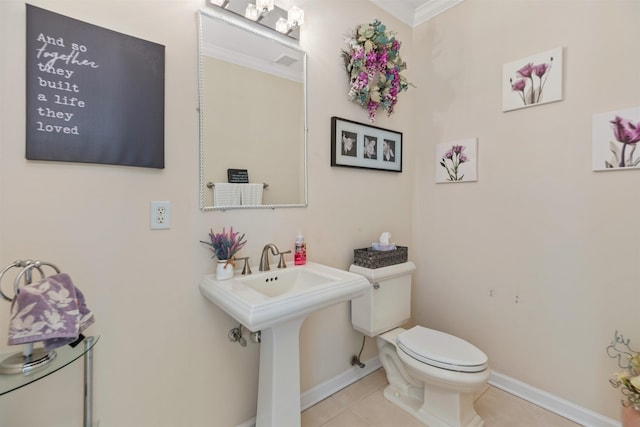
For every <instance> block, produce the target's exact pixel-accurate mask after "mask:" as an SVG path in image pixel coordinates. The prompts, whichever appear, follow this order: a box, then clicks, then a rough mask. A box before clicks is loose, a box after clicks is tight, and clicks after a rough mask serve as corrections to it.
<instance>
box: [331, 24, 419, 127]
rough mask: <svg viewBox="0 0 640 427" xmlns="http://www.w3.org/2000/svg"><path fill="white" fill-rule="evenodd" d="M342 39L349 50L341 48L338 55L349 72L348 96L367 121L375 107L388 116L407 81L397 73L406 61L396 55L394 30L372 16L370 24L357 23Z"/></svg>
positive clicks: (397, 43) (374, 115) (397, 53)
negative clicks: (363, 111)
mask: <svg viewBox="0 0 640 427" xmlns="http://www.w3.org/2000/svg"><path fill="white" fill-rule="evenodd" d="M346 42H347V43H348V44H349V50H348V51H346V50H343V51H342V58H343V59H344V63H345V66H346V68H347V73H349V81H350V87H349V99H350V100H351V101H353V102H357V103H358V104H360V105H361V106H362V107H363V108H366V109H367V111H368V112H369V120H370V121H371V122H374V121H375V117H376V111H377V110H379V109H382V110H384V111H386V112H387V115H388V116H390V115H391V114H393V110H394V107H395V105H396V103H397V102H398V93H400V92H402V91H406V90H407V89H409V85H411V83H409V82H408V81H407V79H406V78H405V77H404V76H402V75H401V74H400V73H401V72H402V71H403V70H405V69H406V68H407V64H406V63H405V62H404V61H403V60H402V58H400V42H399V41H398V40H396V38H395V33H392V32H387V31H386V27H385V26H384V24H382V22H380V21H379V20H377V19H376V20H374V21H373V22H372V23H371V24H362V25H359V26H358V28H356V31H355V34H354V36H353V37H349V38H347V39H346ZM412 86H413V85H412Z"/></svg>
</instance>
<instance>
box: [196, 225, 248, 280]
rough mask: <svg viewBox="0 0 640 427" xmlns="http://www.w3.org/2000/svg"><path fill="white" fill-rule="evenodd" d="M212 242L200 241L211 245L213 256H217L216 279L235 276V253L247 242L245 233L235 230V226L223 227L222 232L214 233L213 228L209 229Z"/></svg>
mask: <svg viewBox="0 0 640 427" xmlns="http://www.w3.org/2000/svg"><path fill="white" fill-rule="evenodd" d="M209 238H210V240H211V241H210V242H204V241H202V240H201V241H200V242H201V243H204V244H206V245H209V249H211V251H212V252H213V258H217V264H216V279H217V280H226V279H231V278H232V277H233V269H234V268H235V266H236V264H235V255H236V253H238V251H239V250H240V249H242V248H243V247H244V245H245V244H246V243H247V241H246V240H244V233H243V234H242V235H241V234H240V233H239V232H235V233H234V231H233V227H230V228H229V232H228V233H227V231H226V228H224V227H223V228H222V233H214V231H213V229H211V230H210V231H209Z"/></svg>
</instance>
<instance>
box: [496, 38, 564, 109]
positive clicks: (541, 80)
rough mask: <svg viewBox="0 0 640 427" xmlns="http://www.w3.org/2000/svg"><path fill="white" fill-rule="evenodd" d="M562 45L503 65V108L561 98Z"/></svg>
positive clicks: (536, 103)
mask: <svg viewBox="0 0 640 427" xmlns="http://www.w3.org/2000/svg"><path fill="white" fill-rule="evenodd" d="M562 74H563V71H562V47H558V48H555V49H551V50H548V51H546V52H542V53H538V54H537V55H532V56H529V57H527V58H522V59H519V60H517V61H513V62H510V63H508V64H504V65H503V66H502V111H505V112H506V111H511V110H517V109H520V108H527V107H534V106H536V105H542V104H548V103H550V102H556V101H562Z"/></svg>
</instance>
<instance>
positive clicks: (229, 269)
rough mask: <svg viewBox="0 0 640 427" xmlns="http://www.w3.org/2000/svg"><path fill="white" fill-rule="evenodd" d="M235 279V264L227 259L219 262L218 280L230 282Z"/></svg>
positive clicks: (217, 269)
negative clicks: (229, 280)
mask: <svg viewBox="0 0 640 427" xmlns="http://www.w3.org/2000/svg"><path fill="white" fill-rule="evenodd" d="M232 277H233V263H232V262H227V260H226V259H223V260H218V262H217V264H216V279H217V280H228V279H231V278H232Z"/></svg>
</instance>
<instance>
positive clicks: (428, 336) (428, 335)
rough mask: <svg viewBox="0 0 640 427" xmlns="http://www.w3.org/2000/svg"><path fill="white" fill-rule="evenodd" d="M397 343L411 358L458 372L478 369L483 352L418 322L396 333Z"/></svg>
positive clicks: (481, 368)
mask: <svg viewBox="0 0 640 427" xmlns="http://www.w3.org/2000/svg"><path fill="white" fill-rule="evenodd" d="M397 343H398V347H399V348H400V349H401V350H402V351H404V352H405V353H406V354H407V355H409V356H411V357H412V358H414V359H416V360H418V361H420V362H422V363H426V364H428V365H431V366H435V367H437V368H442V369H448V370H450V371H458V372H482V371H484V370H485V369H487V362H488V358H487V355H486V354H484V353H483V352H482V350H480V349H479V348H477V347H476V346H474V345H473V344H470V343H468V342H467V341H465V340H463V339H461V338H458V337H455V336H453V335H449V334H446V333H444V332H440V331H435V330H433V329H428V328H425V327H422V326H415V327H413V328H411V329H409V330H408V331H405V332H403V333H401V334H399V335H398V338H397Z"/></svg>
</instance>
